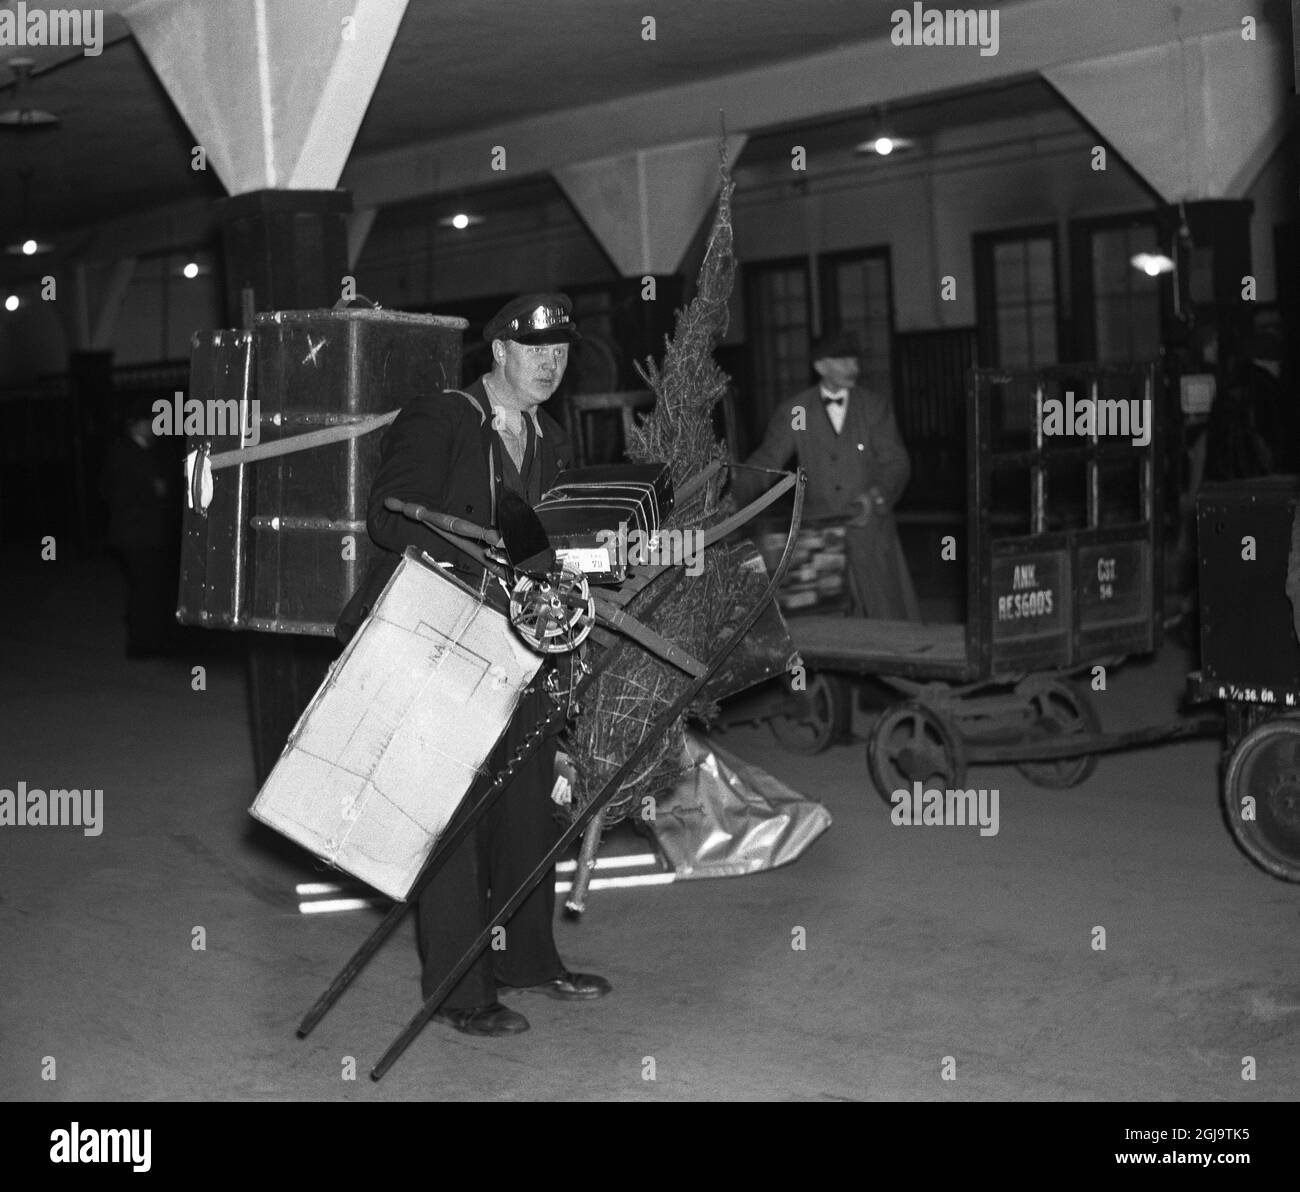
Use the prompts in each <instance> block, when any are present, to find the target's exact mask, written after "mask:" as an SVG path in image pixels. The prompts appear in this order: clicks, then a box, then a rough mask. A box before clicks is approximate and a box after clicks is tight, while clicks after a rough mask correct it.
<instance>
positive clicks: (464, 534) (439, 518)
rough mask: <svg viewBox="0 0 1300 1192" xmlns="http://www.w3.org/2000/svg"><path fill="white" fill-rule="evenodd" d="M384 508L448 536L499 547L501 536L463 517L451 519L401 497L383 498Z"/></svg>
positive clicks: (448, 515)
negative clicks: (445, 532) (454, 535)
mask: <svg viewBox="0 0 1300 1192" xmlns="http://www.w3.org/2000/svg"><path fill="white" fill-rule="evenodd" d="M384 508H385V509H391V510H392V511H393V512H394V513H400V514H402V515H403V516H404V517H409V518H411V519H412V520H413V521H418V522H424V524H425V525H426V526H435V527H437V528H438V529H440V530H446V531H447V533H448V534H456V535H458V536H459V537H461V538H472V539H474V541H476V542H486V543H487V545H488V546H500V545H501V535H500V534H498V533H497V532H496V531H495V530H489V529H488V528H487V527H486V526H480V525H479V524H478V523H477V522H472V521H466V520H465V519H464V518H463V517H452V516H451V515H450V514H447V513H439V512H438V511H437V510H436V509H429V508H426V507H425V506H424V505H417V504H415V503H414V502H408V501H403V500H402V499H401V497H385V498H384Z"/></svg>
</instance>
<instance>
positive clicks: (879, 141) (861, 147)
mask: <svg viewBox="0 0 1300 1192" xmlns="http://www.w3.org/2000/svg"><path fill="white" fill-rule="evenodd" d="M915 144H916V142H915V141H914V140H912V138H911V137H903V136H899V135H898V130H897V129H895V128H890V127H889V126H888V124H887V123H886V122H885V109H884V106H883V105H882V106H881V107H879V108H877V109H876V132H875V135H874V136H871V137H868V138H867V139H866V140H865V141H860V142H859V143H858V144H856V145H854V146H853V152H854V153H859V154H867V153H874V154H875V155H876V156H877V157H889V156H890V155H891V154H894V153H902V152H903V151H905V150H907V149H911V148H912V147H913V146H914V145H915Z"/></svg>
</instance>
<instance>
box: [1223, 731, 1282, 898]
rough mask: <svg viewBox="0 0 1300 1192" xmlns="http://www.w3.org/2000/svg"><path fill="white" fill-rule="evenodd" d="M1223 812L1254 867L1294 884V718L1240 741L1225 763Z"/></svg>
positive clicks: (1252, 733) (1253, 733)
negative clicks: (1248, 799) (1248, 801)
mask: <svg viewBox="0 0 1300 1192" xmlns="http://www.w3.org/2000/svg"><path fill="white" fill-rule="evenodd" d="M1248 797H1249V798H1250V799H1251V802H1250V803H1247V801H1246V800H1247V798H1248ZM1223 810H1224V814H1225V815H1226V816H1227V820H1228V828H1229V829H1230V830H1231V832H1232V835H1233V837H1234V838H1235V839H1236V841H1237V843H1238V844H1239V845H1240V846H1241V849H1242V851H1243V852H1244V853H1245V854H1246V855H1247V856H1248V857H1249V858H1250V859H1251V860H1252V861H1254V862H1255V864H1256V865H1258V866H1259V867H1260V868H1261V869H1264V870H1267V872H1269V873H1271V874H1272V875H1273V876H1274V877H1278V878H1281V879H1282V880H1283V881H1287V882H1300V716H1278V717H1275V718H1274V719H1272V720H1266V721H1264V723H1263V724H1258V725H1256V726H1255V727H1254V728H1253V729H1251V731H1250V732H1248V733H1247V734H1246V735H1245V736H1244V737H1242V739H1241V741H1240V742H1238V744H1237V748H1236V749H1234V750H1233V751H1232V756H1231V757H1230V758H1229V759H1228V769H1227V773H1226V774H1225V775H1224V779H1223ZM1248 815H1253V817H1254V818H1253V819H1251V818H1247V816H1248Z"/></svg>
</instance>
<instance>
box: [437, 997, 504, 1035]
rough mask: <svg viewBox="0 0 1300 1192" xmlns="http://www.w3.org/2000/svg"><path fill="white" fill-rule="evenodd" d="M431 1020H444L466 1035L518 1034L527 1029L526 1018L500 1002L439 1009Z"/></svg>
mask: <svg viewBox="0 0 1300 1192" xmlns="http://www.w3.org/2000/svg"><path fill="white" fill-rule="evenodd" d="M433 1021H434V1022H445V1023H447V1024H448V1025H449V1026H454V1027H455V1028H456V1029H457V1030H458V1031H462V1032H464V1033H465V1034H467V1035H519V1034H522V1033H523V1032H524V1031H526V1030H527V1029H528V1019H526V1018H525V1017H524V1016H523V1015H522V1014H520V1013H519V1012H518V1011H516V1010H512V1009H510V1007H509V1006H503V1005H502V1004H501V1003H500V1002H493V1003H492V1004H491V1005H488V1006H473V1007H471V1008H469V1009H466V1010H458V1009H451V1008H449V1009H446V1010H439V1011H438V1012H437V1013H436V1014H434V1016H433Z"/></svg>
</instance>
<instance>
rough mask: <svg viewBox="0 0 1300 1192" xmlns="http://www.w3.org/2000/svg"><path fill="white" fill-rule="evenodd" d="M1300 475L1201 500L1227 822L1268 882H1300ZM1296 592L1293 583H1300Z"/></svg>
mask: <svg viewBox="0 0 1300 1192" xmlns="http://www.w3.org/2000/svg"><path fill="white" fill-rule="evenodd" d="M1298 496H1300V477H1296V476H1277V477H1267V478H1264V479H1257V480H1240V481H1231V482H1228V483H1224V484H1210V485H1205V486H1204V487H1203V488H1202V489H1201V491H1200V493H1198V494H1197V500H1196V525H1197V564H1198V573H1199V582H1200V614H1201V616H1200V621H1201V667H1200V669H1199V670H1197V671H1194V672H1193V673H1192V674H1191V675H1189V676H1188V695H1189V697H1190V699H1191V700H1192V701H1194V702H1206V701H1214V702H1217V703H1221V704H1222V705H1223V707H1224V712H1225V716H1224V755H1223V763H1222V768H1223V781H1222V787H1221V791H1222V798H1223V815H1224V819H1225V820H1226V822H1227V825H1228V830H1229V831H1230V832H1231V833H1232V837H1233V839H1234V840H1235V841H1236V842H1237V844H1238V846H1239V847H1240V848H1241V850H1242V852H1244V853H1245V854H1246V855H1247V856H1248V857H1249V858H1250V859H1251V860H1252V861H1253V862H1255V864H1256V865H1258V866H1259V867H1260V868H1261V869H1263V870H1264V871H1265V872H1266V873H1270V874H1272V875H1273V876H1274V877H1276V878H1281V879H1282V880H1283V881H1291V882H1300V640H1298V639H1297V637H1296V629H1295V625H1296V620H1295V611H1294V608H1293V605H1292V603H1291V601H1290V600H1288V592H1287V580H1288V570H1289V569H1288V563H1289V561H1290V558H1291V554H1292V552H1293V551H1294V550H1295V549H1296V544H1295V542H1294V530H1293V526H1294V524H1295V522H1294V519H1295V512H1296V505H1297V499H1298ZM1293 582H1294V581H1293Z"/></svg>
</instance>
